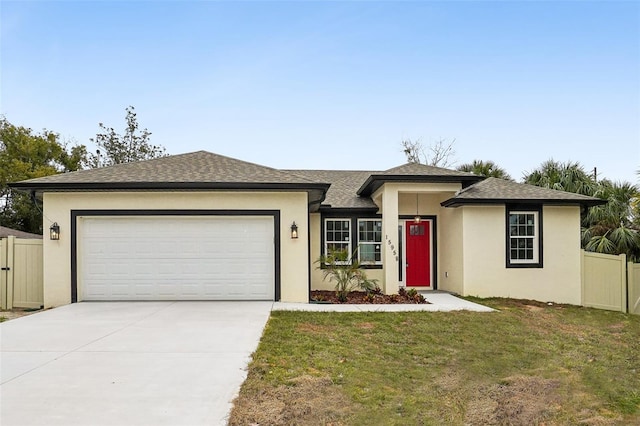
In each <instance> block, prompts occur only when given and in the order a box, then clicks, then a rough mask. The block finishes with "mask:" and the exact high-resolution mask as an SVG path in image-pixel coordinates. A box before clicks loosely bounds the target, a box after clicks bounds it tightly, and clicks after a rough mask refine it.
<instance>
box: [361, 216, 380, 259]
mask: <svg viewBox="0 0 640 426" xmlns="http://www.w3.org/2000/svg"><path fill="white" fill-rule="evenodd" d="M381 248H382V221H381V220H380V219H358V260H359V261H360V263H362V264H370V265H382V251H381Z"/></svg>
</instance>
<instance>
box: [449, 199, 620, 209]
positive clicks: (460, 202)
mask: <svg viewBox="0 0 640 426" xmlns="http://www.w3.org/2000/svg"><path fill="white" fill-rule="evenodd" d="M606 203H607V201H606V200H600V199H597V198H594V199H593V200H571V199H564V200H563V199H549V198H520V199H517V198H455V197H453V198H449V199H448V200H445V201H443V202H442V203H440V205H441V206H442V207H460V206H464V205H491V204H494V205H495V204H546V205H556V206H558V205H559V206H577V205H579V206H584V207H594V206H599V205H602V204H606Z"/></svg>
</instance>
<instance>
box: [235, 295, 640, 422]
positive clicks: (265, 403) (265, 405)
mask: <svg viewBox="0 0 640 426" xmlns="http://www.w3.org/2000/svg"><path fill="white" fill-rule="evenodd" d="M480 302H481V303H484V304H486V305H489V306H492V307H494V308H496V309H499V310H500V311H499V312H494V313H475V312H464V311H463V312H453V313H426V312H408V313H309V312H278V311H275V312H273V313H272V315H271V318H270V320H269V323H268V324H267V328H266V330H265V333H264V336H263V337H262V340H261V343H260V345H259V347H258V349H257V351H256V353H255V354H254V360H253V362H252V363H251V364H250V367H249V372H248V377H247V380H246V381H245V383H244V384H243V386H242V389H241V391H240V395H239V397H238V398H237V399H236V401H235V404H234V409H233V411H232V414H231V418H230V424H231V425H248V424H260V425H266V424H269V425H277V424H282V425H284V424H299V425H305V424H308V425H315V424H333V425H338V424H349V425H371V424H384V425H394V424H397V425H406V424H410V425H413V424H416V425H431V424H433V425H440V424H454V425H455V424H460V425H462V424H472V425H473V424H477V425H485V424H543V423H544V424H546V425H551V424H597V425H600V424H602V425H608V424H640V316H631V315H626V314H621V313H616V312H609V311H602V310H595V309H588V308H581V307H575V306H562V305H554V306H547V305H544V304H539V303H535V302H523V301H514V300H509V299H491V300H481V301H480Z"/></svg>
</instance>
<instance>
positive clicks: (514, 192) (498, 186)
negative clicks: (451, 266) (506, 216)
mask: <svg viewBox="0 0 640 426" xmlns="http://www.w3.org/2000/svg"><path fill="white" fill-rule="evenodd" d="M506 202H514V203H545V204H582V205H586V206H595V205H599V204H605V203H606V201H605V200H601V199H598V198H594V197H589V196H586V195H580V194H574V193H571V192H564V191H557V190H555V189H548V188H541V187H539V186H534V185H527V184H524V183H516V182H511V181H507V180H504V179H498V178H492V177H490V178H487V179H485V180H483V181H481V182H478V183H476V184H474V185H471V186H469V187H468V188H465V189H463V190H462V191H460V192H459V193H458V194H457V195H456V196H454V197H452V198H450V199H448V200H446V201H444V202H443V203H442V205H443V206H445V207H457V206H460V205H464V204H498V203H500V204H502V203H506Z"/></svg>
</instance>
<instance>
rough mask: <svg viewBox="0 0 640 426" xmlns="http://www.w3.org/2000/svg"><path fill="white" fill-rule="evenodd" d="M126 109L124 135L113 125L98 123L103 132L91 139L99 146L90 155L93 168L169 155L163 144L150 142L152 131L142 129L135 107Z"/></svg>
mask: <svg viewBox="0 0 640 426" xmlns="http://www.w3.org/2000/svg"><path fill="white" fill-rule="evenodd" d="M126 111H127V115H126V117H125V120H126V122H127V123H126V127H125V129H124V133H123V134H122V135H121V134H119V133H117V132H116V131H115V130H114V128H113V127H107V126H105V125H104V124H103V123H98V126H100V129H101V132H99V133H98V134H97V135H96V137H95V139H93V138H92V139H89V140H90V141H91V142H93V143H95V144H96V145H97V146H98V150H97V151H96V153H95V154H90V155H89V160H90V161H89V166H90V167H91V168H96V167H104V166H113V165H114V164H122V163H131V162H134V161H141V160H150V159H153V158H158V157H164V156H166V155H167V153H166V150H165V148H164V147H163V146H161V145H153V144H151V143H150V141H149V140H150V137H151V132H150V131H148V130H147V129H146V128H145V129H142V130H141V129H140V126H139V125H138V118H137V115H136V113H135V108H134V107H132V106H129V107H127V108H126Z"/></svg>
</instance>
